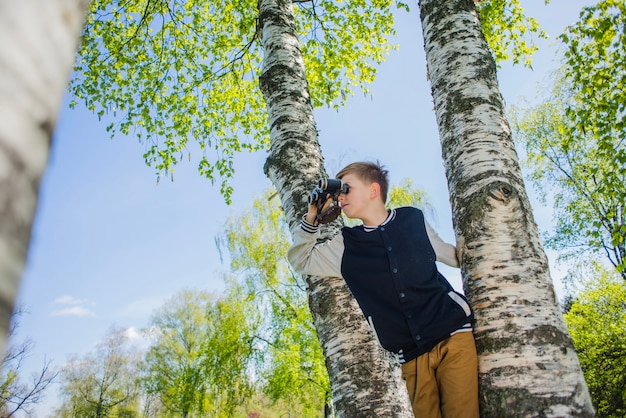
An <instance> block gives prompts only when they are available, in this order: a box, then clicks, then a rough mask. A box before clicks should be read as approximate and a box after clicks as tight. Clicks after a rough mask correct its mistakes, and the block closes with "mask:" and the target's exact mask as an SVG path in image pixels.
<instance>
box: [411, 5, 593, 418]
mask: <svg viewBox="0 0 626 418" xmlns="http://www.w3.org/2000/svg"><path fill="white" fill-rule="evenodd" d="M419 5H420V11H421V20H422V29H423V33H424V45H425V50H426V59H427V63H428V72H429V75H430V80H431V85H432V94H433V98H434V102H435V108H436V116H437V123H438V126H439V133H440V138H441V144H442V150H443V158H444V162H445V169H446V176H447V178H448V186H449V189H450V201H451V205H452V212H453V214H454V215H453V216H454V225H455V232H456V235H457V237H458V238H457V241H458V242H457V245H458V246H459V250H460V257H461V265H462V272H463V283H464V287H465V292H466V294H467V295H468V297H469V299H470V300H471V302H472V304H473V306H474V308H475V310H476V324H475V335H476V343H477V347H478V352H479V378H480V405H481V416H483V417H530V416H541V417H564V416H579V417H588V416H589V417H590V416H593V407H592V404H591V400H590V397H589V393H588V390H587V386H586V384H585V381H584V378H583V374H582V372H581V369H580V365H579V362H578V358H577V356H576V352H575V351H574V348H573V345H572V342H571V340H570V337H569V335H568V333H567V328H566V325H565V322H564V320H563V316H562V314H561V312H560V309H559V306H558V303H557V300H556V297H555V293H554V289H553V285H552V280H551V278H550V272H549V269H548V263H547V259H546V256H545V253H544V251H543V248H542V246H541V243H540V240H539V235H538V231H537V227H536V224H535V221H534V219H533V215H532V210H531V208H530V204H529V200H528V197H527V195H526V191H525V188H524V183H523V179H522V174H521V171H520V168H519V162H518V157H517V154H516V151H515V148H514V144H513V141H512V139H511V133H510V129H509V125H508V122H507V121H506V118H505V112H504V103H503V100H502V97H501V94H500V92H499V88H498V83H497V79H496V67H495V63H494V61H493V59H492V56H491V54H490V51H489V48H488V46H487V44H486V42H485V41H484V38H483V36H482V32H481V28H480V24H479V20H478V17H477V14H476V11H475V8H474V3H473V1H472V0H420V3H419Z"/></svg>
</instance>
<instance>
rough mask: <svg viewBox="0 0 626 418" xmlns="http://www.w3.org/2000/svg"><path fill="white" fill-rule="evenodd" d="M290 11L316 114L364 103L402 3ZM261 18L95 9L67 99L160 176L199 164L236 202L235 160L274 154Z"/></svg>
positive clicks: (158, 5) (165, 6) (330, 4)
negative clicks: (135, 142) (354, 98)
mask: <svg viewBox="0 0 626 418" xmlns="http://www.w3.org/2000/svg"><path fill="white" fill-rule="evenodd" d="M294 7H295V16H296V19H297V22H296V29H297V31H298V35H299V36H300V39H301V42H302V51H303V55H304V59H305V63H306V67H307V77H308V80H309V87H310V94H311V98H312V102H313V104H314V106H322V105H327V106H333V107H339V106H341V105H343V103H344V102H345V100H346V99H347V97H349V96H350V95H352V94H353V93H352V90H353V89H361V90H363V91H367V87H366V86H367V84H368V83H371V82H372V81H373V79H374V76H375V74H376V70H375V65H376V64H378V63H380V62H382V61H383V60H384V59H385V56H386V55H387V53H388V52H389V50H390V49H391V46H390V45H389V44H388V43H387V37H389V36H390V35H393V34H394V30H393V15H392V10H393V8H394V3H393V2H392V1H391V0H373V1H371V2H366V1H363V0H360V1H349V2H337V1H328V0H323V1H321V2H303V3H297V4H296V5H294ZM257 17H258V9H257V2H256V1H251V0H241V1H231V2H221V3H215V2H195V1H191V0H182V1H175V2H170V1H166V0H135V1H118V0H96V1H93V2H91V5H90V13H89V16H88V19H87V22H86V23H87V24H86V29H85V31H84V37H83V43H82V47H81V49H80V52H79V57H78V59H77V62H76V64H75V77H74V78H73V79H72V80H71V83H70V90H71V92H72V94H73V95H75V96H76V98H77V100H82V101H84V102H85V104H86V106H87V108H88V109H90V110H91V111H93V112H95V113H97V114H98V116H100V117H103V116H105V115H109V116H111V117H112V119H113V120H114V121H113V122H112V123H110V124H109V125H108V127H107V130H108V131H110V132H111V135H112V136H114V135H115V134H116V133H121V134H123V135H129V134H134V135H136V137H137V138H138V139H139V140H140V141H141V142H142V143H143V144H145V146H146V152H145V154H144V158H145V161H146V163H147V164H148V165H150V166H152V167H154V169H155V170H156V172H157V174H158V175H168V174H169V175H172V174H173V170H174V166H175V165H176V164H177V163H178V162H180V161H181V160H182V159H183V158H185V157H188V158H189V159H191V158H192V154H194V157H193V158H194V159H196V160H197V161H198V170H199V172H200V173H201V174H202V175H204V176H206V177H207V178H209V179H210V180H211V181H214V180H216V179H218V178H220V179H221V180H222V182H221V191H222V194H223V195H224V197H225V199H226V201H227V202H230V195H231V193H232V188H231V186H230V185H229V183H228V179H229V178H230V177H231V176H232V174H233V172H234V166H233V156H234V154H235V153H237V152H240V151H245V150H247V151H254V150H258V149H262V148H265V147H267V145H268V128H267V121H266V119H267V115H266V109H265V103H264V101H263V97H262V94H261V92H260V90H259V88H258V76H259V74H260V71H261V61H262V46H261V43H260V40H259V33H258V30H259V28H257V27H256V24H257ZM196 155H197V156H196Z"/></svg>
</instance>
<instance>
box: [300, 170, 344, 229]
mask: <svg viewBox="0 0 626 418" xmlns="http://www.w3.org/2000/svg"><path fill="white" fill-rule="evenodd" d="M349 191H350V186H348V185H347V184H344V183H343V182H342V181H341V180H338V179H320V180H319V182H318V183H317V187H316V188H315V189H313V191H312V192H311V193H310V194H309V197H308V198H307V200H308V202H309V205H316V206H317V210H318V214H317V217H316V219H317V222H318V223H321V224H326V223H329V222H332V221H334V220H335V219H337V218H338V217H339V215H340V214H341V206H339V202H337V199H339V195H340V194H341V193H348V192H349ZM329 197H332V199H333V201H332V203H331V204H330V206H329V207H328V208H327V209H326V210H323V208H324V204H325V203H326V200H328V198H329Z"/></svg>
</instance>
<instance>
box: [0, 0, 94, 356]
mask: <svg viewBox="0 0 626 418" xmlns="http://www.w3.org/2000/svg"><path fill="white" fill-rule="evenodd" d="M87 3H88V2H87V1H86V0H50V1H45V2H41V1H37V0H21V1H9V0H2V1H0V37H1V38H2V39H3V42H1V43H0V167H1V168H0V278H2V279H1V281H0V350H2V349H4V346H5V343H6V338H7V331H8V327H9V321H10V318H11V313H12V312H13V308H14V303H15V296H16V294H17V290H18V286H19V283H20V279H21V276H22V271H23V269H24V263H25V260H26V253H27V249H28V243H29V241H30V233H31V227H32V222H33V217H34V215H35V208H36V206H37V194H38V191H39V181H40V178H41V175H42V174H43V171H44V169H45V167H46V163H47V160H48V150H49V148H50V141H51V139H52V131H53V130H54V125H55V121H56V117H57V113H58V110H59V105H60V104H61V98H62V96H63V93H64V90H65V86H66V83H67V79H68V76H69V72H70V69H71V66H72V61H73V59H74V56H75V54H76V48H77V46H78V39H79V34H80V30H81V28H82V26H83V19H84V15H85V12H86V8H87Z"/></svg>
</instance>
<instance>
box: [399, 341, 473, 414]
mask: <svg viewBox="0 0 626 418" xmlns="http://www.w3.org/2000/svg"><path fill="white" fill-rule="evenodd" d="M402 378H403V379H404V380H405V382H406V388H407V390H408V391H409V399H410V400H411V404H412V405H413V414H414V415H415V417H416V418H478V417H479V414H478V357H477V356H476V344H475V342H474V335H473V334H472V333H471V332H459V333H457V334H454V335H452V336H451V337H450V338H447V339H445V340H443V341H442V342H440V343H439V344H437V345H436V346H435V348H433V349H432V350H431V351H430V352H428V353H425V354H422V355H421V356H419V357H418V358H416V359H413V360H411V361H409V362H408V363H404V364H402Z"/></svg>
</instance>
